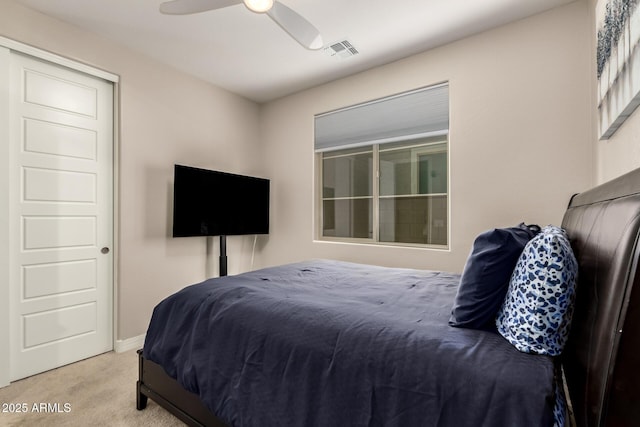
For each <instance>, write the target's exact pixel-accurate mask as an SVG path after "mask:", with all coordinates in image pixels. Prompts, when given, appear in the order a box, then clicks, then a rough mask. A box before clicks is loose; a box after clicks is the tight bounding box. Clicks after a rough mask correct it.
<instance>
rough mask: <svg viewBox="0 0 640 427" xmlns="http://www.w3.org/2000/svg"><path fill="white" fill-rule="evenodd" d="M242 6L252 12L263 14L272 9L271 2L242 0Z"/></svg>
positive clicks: (271, 0)
mask: <svg viewBox="0 0 640 427" xmlns="http://www.w3.org/2000/svg"><path fill="white" fill-rule="evenodd" d="M243 1H244V5H245V6H247V9H249V10H250V11H252V12H256V13H265V12H267V11H269V9H271V8H272V7H273V0H243Z"/></svg>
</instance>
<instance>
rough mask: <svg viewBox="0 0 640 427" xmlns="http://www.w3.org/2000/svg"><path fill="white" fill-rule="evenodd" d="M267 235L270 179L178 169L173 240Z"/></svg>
mask: <svg viewBox="0 0 640 427" xmlns="http://www.w3.org/2000/svg"><path fill="white" fill-rule="evenodd" d="M268 233H269V180H268V179H263V178H256V177H251V176H244V175H235V174H231V173H226V172H218V171H213V170H208V169H199V168H194V167H190V166H182V165H175V169H174V187H173V237H190V236H234V235H244V234H268Z"/></svg>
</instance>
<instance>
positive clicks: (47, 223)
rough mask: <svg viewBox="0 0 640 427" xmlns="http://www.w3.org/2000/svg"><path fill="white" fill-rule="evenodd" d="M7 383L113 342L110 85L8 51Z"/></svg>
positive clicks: (104, 348) (100, 350)
mask: <svg viewBox="0 0 640 427" xmlns="http://www.w3.org/2000/svg"><path fill="white" fill-rule="evenodd" d="M10 87H11V92H10V104H9V124H10V125H9V128H10V138H9V139H10V147H9V148H10V195H9V197H10V205H9V206H10V212H9V222H10V230H11V231H10V239H9V240H10V301H11V305H10V307H11V309H10V347H11V350H10V380H11V381H14V380H17V379H20V378H24V377H26V376H29V375H33V374H36V373H39V372H43V371H46V370H49V369H52V368H56V367H59V366H62V365H65V364H68V363H71V362H75V361H78V360H81V359H84V358H87V357H90V356H94V355H96V354H100V353H103V352H106V351H109V350H111V349H112V347H113V308H112V307H113V277H112V276H113V273H112V272H113V268H112V265H113V255H112V250H111V249H112V245H113V84H112V83H110V82H107V81H105V80H102V79H99V78H96V77H93V76H89V75H86V74H84V73H81V72H78V71H74V70H71V69H68V68H65V67H62V66H58V65H54V64H51V63H48V62H45V61H41V60H38V59H35V58H33V57H29V56H26V55H22V54H19V53H11V57H10Z"/></svg>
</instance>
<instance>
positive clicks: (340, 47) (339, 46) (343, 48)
mask: <svg viewBox="0 0 640 427" xmlns="http://www.w3.org/2000/svg"><path fill="white" fill-rule="evenodd" d="M324 51H325V53H327V54H328V55H329V56H336V57H338V58H348V57H350V56H354V55H357V54H358V53H360V52H358V49H356V48H355V47H354V46H353V45H352V44H351V43H350V42H349V41H347V40H343V41H341V42H336V43H331V44H329V45H328V46H326V47H325V48H324Z"/></svg>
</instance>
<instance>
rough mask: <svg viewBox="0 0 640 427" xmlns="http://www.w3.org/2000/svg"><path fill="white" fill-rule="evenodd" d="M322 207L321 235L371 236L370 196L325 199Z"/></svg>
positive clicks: (371, 209)
mask: <svg viewBox="0 0 640 427" xmlns="http://www.w3.org/2000/svg"><path fill="white" fill-rule="evenodd" d="M322 209H323V215H322V218H323V224H322V235H323V236H325V237H354V238H367V239H370V238H371V237H372V236H373V220H372V218H373V203H372V199H371V198H364V199H341V200H325V201H323V202H322Z"/></svg>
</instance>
